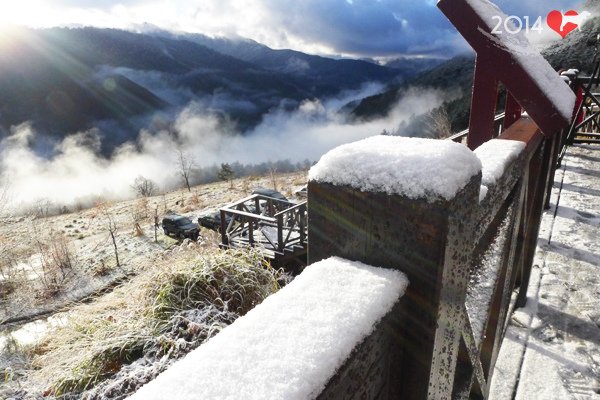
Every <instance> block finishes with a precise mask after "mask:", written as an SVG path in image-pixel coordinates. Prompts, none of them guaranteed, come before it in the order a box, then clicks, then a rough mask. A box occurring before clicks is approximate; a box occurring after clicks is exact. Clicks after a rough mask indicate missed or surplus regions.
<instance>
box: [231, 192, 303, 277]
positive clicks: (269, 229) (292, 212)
mask: <svg viewBox="0 0 600 400" xmlns="http://www.w3.org/2000/svg"><path fill="white" fill-rule="evenodd" d="M306 220H307V210H306V201H304V202H301V203H298V204H296V203H291V202H288V201H283V200H279V199H275V198H272V197H268V196H264V195H260V194H255V195H252V196H250V197H246V198H245V199H242V200H240V201H238V202H235V203H233V204H230V205H228V206H227V207H224V208H222V209H221V240H222V246H223V247H245V246H251V247H260V248H262V249H263V250H264V254H265V256H266V257H267V258H270V259H272V260H273V262H274V263H275V264H276V265H282V264H284V263H288V262H292V261H293V262H296V263H299V264H300V265H305V264H306V247H307V223H306Z"/></svg>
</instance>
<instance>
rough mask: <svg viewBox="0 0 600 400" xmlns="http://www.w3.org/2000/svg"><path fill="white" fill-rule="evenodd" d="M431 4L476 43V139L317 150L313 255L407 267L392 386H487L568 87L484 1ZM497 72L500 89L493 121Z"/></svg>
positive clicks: (528, 251) (524, 276) (452, 389)
mask: <svg viewBox="0 0 600 400" xmlns="http://www.w3.org/2000/svg"><path fill="white" fill-rule="evenodd" d="M438 7H439V8H440V9H441V10H442V11H443V12H444V13H445V14H446V16H447V17H448V18H449V19H450V20H451V22H452V23H453V24H454V25H455V26H456V27H457V29H458V30H459V32H460V33H461V34H462V35H463V36H464V37H465V39H466V40H467V41H468V42H469V43H470V44H471V46H472V47H473V48H474V49H475V51H476V52H477V62H476V72H475V78H474V86H473V100H472V106H471V118H470V126H469V131H468V133H467V144H468V146H469V148H471V149H472V150H475V149H476V150H475V152H474V153H469V155H467V154H466V153H464V151H463V150H464V148H463V149H462V150H459V148H456V147H455V148H452V147H449V146H450V144H449V143H451V142H450V141H447V142H446V143H443V144H442V143H440V142H436V143H435V144H433V143H432V144H424V143H421V142H415V141H407V139H399V138H396V139H382V138H377V139H373V140H368V141H365V142H362V143H358V144H352V145H348V146H342V147H340V148H338V149H336V150H334V151H333V152H332V153H330V154H328V155H326V156H324V157H323V158H322V160H321V161H320V162H319V164H317V166H316V167H314V168H313V170H311V180H310V182H309V185H308V199H309V208H308V210H309V211H308V213H309V255H308V257H309V262H315V261H318V260H320V259H323V258H327V257H329V256H332V255H337V256H342V257H345V258H348V259H352V260H359V261H362V262H365V263H371V264H375V265H379V266H383V267H387V268H398V269H400V270H401V271H402V272H404V273H405V274H406V275H407V276H408V278H409V280H410V282H411V286H410V288H409V290H408V292H407V293H406V296H405V298H406V301H405V302H404V303H403V304H404V305H406V308H401V309H400V310H399V311H398V312H399V318H400V321H401V324H400V325H399V326H398V327H397V330H396V331H394V332H392V333H390V334H391V335H393V336H394V337H395V338H397V339H398V340H399V341H401V342H402V344H403V351H402V357H401V360H399V361H397V362H398V363H399V364H400V365H401V368H400V370H401V371H402V373H401V374H400V378H399V381H398V386H397V387H396V389H397V390H398V392H397V393H395V395H396V397H395V398H403V399H413V398H414V399H426V398H428V399H436V400H437V399H450V398H469V397H475V398H477V397H483V398H486V397H487V396H488V388H489V382H490V380H491V375H492V372H493V368H494V362H495V358H496V355H497V352H498V349H499V346H500V342H501V340H502V338H503V335H504V330H505V324H506V321H507V316H508V314H509V312H510V309H511V307H513V306H514V305H511V302H510V299H511V296H510V295H511V293H512V291H513V288H515V287H517V288H518V289H519V290H518V297H517V301H516V304H517V305H523V304H524V302H525V300H526V297H525V293H526V288H527V285H528V280H529V277H528V275H529V271H530V267H531V263H532V260H533V256H534V252H535V246H536V242H537V234H538V231H539V225H540V219H541V214H542V212H543V208H544V204H545V203H546V202H545V200H546V199H547V198H548V193H549V191H550V188H551V185H552V183H553V179H554V170H555V165H556V160H557V158H558V151H559V144H560V138H561V136H560V135H561V131H562V130H563V129H564V128H566V127H567V126H568V124H569V121H570V119H571V117H572V114H573V107H574V102H575V96H574V94H573V92H572V91H571V90H570V88H569V87H568V85H567V84H566V83H565V82H564V81H563V80H562V79H561V78H560V77H559V75H558V73H557V72H556V71H554V70H553V69H552V68H551V67H550V65H549V64H548V63H547V62H546V61H545V60H544V59H543V57H542V56H541V55H540V54H539V53H538V52H537V51H536V50H534V49H533V48H532V47H531V46H530V45H529V43H528V42H527V40H526V38H525V37H524V35H522V34H520V33H519V34H511V33H498V34H497V33H493V32H492V31H493V27H494V25H495V23H494V22H495V21H497V20H498V18H499V19H500V20H502V21H507V23H510V19H509V18H508V17H507V16H506V15H505V14H504V13H502V11H501V10H500V9H499V8H498V7H496V6H495V5H494V4H492V3H491V2H489V1H488V0H440V1H439V2H438ZM510 31H511V32H515V31H517V29H512V30H510ZM500 83H503V84H504V85H505V86H506V88H507V91H508V95H507V104H506V109H505V115H504V120H503V121H502V127H499V126H498V123H497V121H496V120H495V113H496V108H497V107H496V106H497V96H498V87H499V84H500ZM523 110H525V111H526V112H527V114H528V115H529V116H528V117H523V114H522V111H523ZM499 130H500V131H501V132H502V133H501V134H500V136H499V138H498V140H493V141H490V140H491V139H493V138H494V137H496V136H497V135H498V131H499ZM394 140H396V141H398V143H396V144H394V143H393V142H392V141H394ZM457 146H460V145H457ZM476 161H480V164H479V167H477V166H476V164H477V162H476ZM460 172H462V173H464V175H461V174H460Z"/></svg>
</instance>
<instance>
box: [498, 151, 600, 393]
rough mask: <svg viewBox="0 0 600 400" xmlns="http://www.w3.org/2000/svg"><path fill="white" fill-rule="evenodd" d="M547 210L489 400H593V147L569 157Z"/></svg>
mask: <svg viewBox="0 0 600 400" xmlns="http://www.w3.org/2000/svg"><path fill="white" fill-rule="evenodd" d="M551 202H552V208H551V209H550V210H549V211H547V212H546V213H545V215H544V218H543V220H542V227H541V230H540V237H539V240H538V249H537V254H536V259H535V261H534V264H535V265H534V268H533V271H532V276H531V281H530V286H529V290H528V294H527V297H528V300H527V307H525V308H524V309H520V310H517V311H516V312H515V313H514V315H513V317H512V320H511V324H510V326H509V329H508V332H507V335H506V337H505V339H504V342H503V344H502V349H501V352H500V356H499V358H498V362H497V364H496V370H495V372H494V378H493V381H492V388H491V396H490V398H491V399H492V400H504V399H513V398H515V399H517V400H528V399H561V400H562V399H600V147H598V146H573V147H571V148H570V149H569V150H568V152H567V155H566V156H565V159H564V160H563V165H562V168H561V169H560V170H559V171H557V173H556V178H555V186H554V190H553V195H552V199H551Z"/></svg>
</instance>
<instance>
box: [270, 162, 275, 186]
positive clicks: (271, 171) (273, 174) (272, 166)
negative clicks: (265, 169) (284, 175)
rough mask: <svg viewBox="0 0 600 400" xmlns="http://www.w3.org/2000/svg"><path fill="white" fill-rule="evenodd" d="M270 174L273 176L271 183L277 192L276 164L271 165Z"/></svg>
mask: <svg viewBox="0 0 600 400" xmlns="http://www.w3.org/2000/svg"><path fill="white" fill-rule="evenodd" d="M269 173H270V175H271V183H272V184H273V190H277V167H276V166H275V164H271V167H270V168H269Z"/></svg>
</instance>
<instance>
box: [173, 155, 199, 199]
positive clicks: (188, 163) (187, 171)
mask: <svg viewBox="0 0 600 400" xmlns="http://www.w3.org/2000/svg"><path fill="white" fill-rule="evenodd" d="M194 165H195V162H194V158H193V157H191V156H190V155H189V154H187V153H186V152H184V151H183V150H182V149H177V173H178V174H179V176H181V178H182V179H183V183H184V184H185V186H186V187H187V190H188V192H191V191H192V188H191V187H190V176H191V174H192V168H194Z"/></svg>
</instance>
